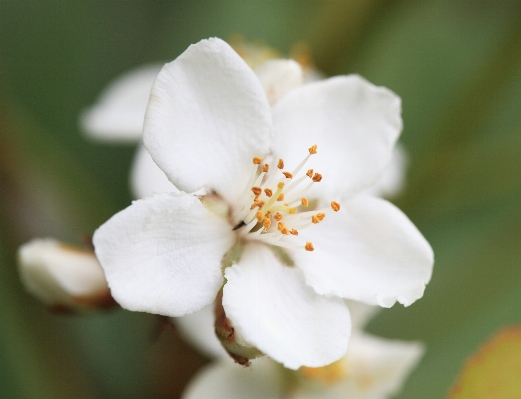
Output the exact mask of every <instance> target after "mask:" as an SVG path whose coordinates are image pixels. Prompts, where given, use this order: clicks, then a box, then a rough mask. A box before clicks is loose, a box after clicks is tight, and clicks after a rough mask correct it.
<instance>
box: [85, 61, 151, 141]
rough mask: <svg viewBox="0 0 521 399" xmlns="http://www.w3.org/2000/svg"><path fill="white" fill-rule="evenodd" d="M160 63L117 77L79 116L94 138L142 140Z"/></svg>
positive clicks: (102, 139) (103, 139)
mask: <svg viewBox="0 0 521 399" xmlns="http://www.w3.org/2000/svg"><path fill="white" fill-rule="evenodd" d="M160 70H161V65H146V66H143V67H140V68H137V69H134V70H132V71H130V72H127V73H125V74H124V75H122V76H120V77H119V78H117V79H116V80H114V81H113V82H112V83H111V84H110V85H109V86H108V87H107V88H106V89H105V90H104V91H103V92H102V93H101V94H100V96H99V98H98V100H97V102H96V104H94V105H93V106H92V107H90V108H87V109H85V110H84V111H83V112H82V114H81V116H80V125H81V128H82V129H83V130H84V131H85V132H86V133H87V135H88V136H89V137H91V138H93V139H96V140H101V141H113V142H134V141H138V140H139V139H141V136H142V134H143V120H144V118H145V110H146V107H147V103H148V98H149V96H150V89H151V88H152V84H153V83H154V80H155V79H156V76H157V74H158V73H159V71H160Z"/></svg>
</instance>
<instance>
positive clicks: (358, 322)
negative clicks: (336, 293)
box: [345, 299, 382, 331]
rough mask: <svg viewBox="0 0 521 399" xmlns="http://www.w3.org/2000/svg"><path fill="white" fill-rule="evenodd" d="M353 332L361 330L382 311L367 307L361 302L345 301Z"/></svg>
mask: <svg viewBox="0 0 521 399" xmlns="http://www.w3.org/2000/svg"><path fill="white" fill-rule="evenodd" d="M345 301H346V304H347V307H348V308H349V313H350V314H351V324H352V330H353V331H360V330H362V329H363V328H364V327H365V326H366V324H367V323H368V322H369V321H370V320H371V319H372V318H373V317H374V316H375V315H376V314H377V313H378V312H379V311H380V310H381V309H382V308H381V307H379V306H373V305H368V304H366V303H363V302H358V301H352V300H349V299H346V300H345Z"/></svg>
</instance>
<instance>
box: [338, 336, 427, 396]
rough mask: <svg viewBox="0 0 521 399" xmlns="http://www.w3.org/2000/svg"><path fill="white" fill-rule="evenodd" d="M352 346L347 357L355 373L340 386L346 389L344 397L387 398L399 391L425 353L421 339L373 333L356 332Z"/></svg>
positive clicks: (350, 367) (340, 389)
mask: <svg viewBox="0 0 521 399" xmlns="http://www.w3.org/2000/svg"><path fill="white" fill-rule="evenodd" d="M349 345H350V346H349V352H348V356H347V360H348V362H349V370H351V371H352V373H353V375H352V376H351V378H348V379H346V380H345V381H344V382H343V383H342V384H339V386H338V387H337V389H336V390H337V391H339V392H342V396H339V397H342V398H343V397H349V398H355V399H357V398H359V399H369V398H387V397H390V396H392V395H394V394H396V393H397V392H398V390H399V389H400V388H401V386H402V385H403V383H404V381H405V379H406V378H407V376H408V375H409V374H410V372H411V371H412V370H413V368H414V367H415V366H416V364H417V363H418V362H419V360H420V358H421V357H422V355H423V352H424V348H423V345H422V344H421V343H419V342H405V341H397V340H389V339H383V338H378V337H374V336H371V335H369V334H353V336H352V337H351V341H350V342H349Z"/></svg>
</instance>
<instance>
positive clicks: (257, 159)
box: [253, 157, 262, 165]
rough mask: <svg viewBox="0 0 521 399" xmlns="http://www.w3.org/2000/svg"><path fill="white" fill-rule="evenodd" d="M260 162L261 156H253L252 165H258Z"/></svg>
mask: <svg viewBox="0 0 521 399" xmlns="http://www.w3.org/2000/svg"><path fill="white" fill-rule="evenodd" d="M261 162H262V158H261V157H253V164H254V165H260V163H261Z"/></svg>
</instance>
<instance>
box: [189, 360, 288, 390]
mask: <svg viewBox="0 0 521 399" xmlns="http://www.w3.org/2000/svg"><path fill="white" fill-rule="evenodd" d="M282 389H283V385H282V373H281V372H280V370H279V367H278V366H277V364H276V363H275V362H273V361H271V360H269V359H266V358H261V359H256V360H253V361H252V365H251V367H248V368H246V367H240V366H238V365H237V364H234V363H232V362H231V361H224V360H222V361H220V362H215V363H212V364H210V365H209V366H206V367H205V368H203V369H202V370H201V371H200V372H199V373H197V375H196V376H195V378H194V379H192V381H191V382H190V384H189V385H188V387H187V388H186V390H185V392H184V393H183V395H182V396H181V398H182V399H208V398H211V399H245V398H248V399H279V398H281V397H282Z"/></svg>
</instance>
